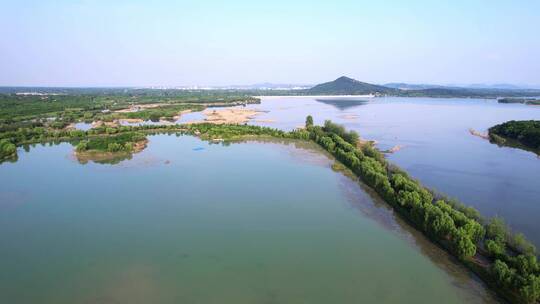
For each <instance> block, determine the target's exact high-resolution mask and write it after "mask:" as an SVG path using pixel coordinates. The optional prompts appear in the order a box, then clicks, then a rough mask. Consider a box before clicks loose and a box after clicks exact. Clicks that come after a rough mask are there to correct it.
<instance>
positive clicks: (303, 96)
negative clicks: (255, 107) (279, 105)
mask: <svg viewBox="0 0 540 304" xmlns="http://www.w3.org/2000/svg"><path fill="white" fill-rule="evenodd" d="M253 97H254V98H266V99H277V98H342V97H346V98H376V97H377V96H375V95H279V96H278V95H266V96H265V95H263V96H253Z"/></svg>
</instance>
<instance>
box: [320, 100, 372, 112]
mask: <svg viewBox="0 0 540 304" xmlns="http://www.w3.org/2000/svg"><path fill="white" fill-rule="evenodd" d="M315 100H316V101H317V102H320V103H324V104H327V105H330V106H333V107H336V108H337V109H339V110H341V111H343V110H347V109H351V108H355V107H359V106H363V105H366V104H367V103H369V101H367V100H360V99H351V98H328V99H327V98H317V99H315Z"/></svg>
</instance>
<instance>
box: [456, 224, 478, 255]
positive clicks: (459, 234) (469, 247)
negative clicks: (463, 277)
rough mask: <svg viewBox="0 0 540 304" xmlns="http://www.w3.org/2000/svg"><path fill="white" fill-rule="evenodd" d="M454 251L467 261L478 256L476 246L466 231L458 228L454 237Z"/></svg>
mask: <svg viewBox="0 0 540 304" xmlns="http://www.w3.org/2000/svg"><path fill="white" fill-rule="evenodd" d="M453 243H454V250H455V252H456V254H457V255H458V257H459V258H460V259H462V260H466V259H468V258H470V257H472V256H474V255H475V254H476V246H475V245H474V243H473V241H472V240H471V238H470V236H469V234H468V233H467V231H465V229H463V228H458V229H456V230H455V231H454V235H453Z"/></svg>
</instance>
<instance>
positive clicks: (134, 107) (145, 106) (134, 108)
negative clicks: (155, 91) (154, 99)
mask: <svg viewBox="0 0 540 304" xmlns="http://www.w3.org/2000/svg"><path fill="white" fill-rule="evenodd" d="M163 105H166V104H164V103H150V104H141V105H132V106H129V107H128V108H126V109H122V110H117V111H114V112H115V113H133V112H138V111H141V110H144V109H152V108H157V107H159V106H163Z"/></svg>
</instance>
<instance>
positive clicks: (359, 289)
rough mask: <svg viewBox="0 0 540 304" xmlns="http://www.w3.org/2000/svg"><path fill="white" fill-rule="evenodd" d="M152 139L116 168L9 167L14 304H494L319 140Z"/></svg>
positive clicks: (6, 278) (5, 172)
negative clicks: (339, 168) (225, 142)
mask: <svg viewBox="0 0 540 304" xmlns="http://www.w3.org/2000/svg"><path fill="white" fill-rule="evenodd" d="M313 114H316V113H313ZM316 116H319V115H316ZM321 116H322V115H321ZM319 119H320V118H319ZM149 139H150V142H149V146H148V148H147V149H145V150H144V151H142V152H141V153H138V154H136V155H134V156H133V158H132V159H130V160H125V161H122V162H120V163H119V164H116V165H106V164H105V165H104V164H95V163H92V162H90V163H87V164H85V165H83V164H80V163H78V162H77V161H76V160H75V159H74V158H73V155H72V152H73V147H72V146H71V145H69V144H67V143H63V144H60V145H45V146H41V145H37V146H35V147H33V148H31V149H30V151H24V150H23V149H19V160H18V161H17V162H15V163H4V164H2V166H1V167H0V185H2V186H1V187H0V202H1V203H0V208H1V209H2V212H0V242H1V244H2V250H1V251H0V269H2V271H1V272H0V302H1V303H10V304H18V303H42V304H48V303H51V304H52V303H54V304H57V303H85V304H86V303H99V304H109V303H111V304H112V303H115V304H116V303H130V304H133V303H205V304H206V303H208V304H211V303H220V304H221V303H235V304H242V303H325V304H326V303H359V302H363V303H434V302H436V303H463V302H467V303H492V302H495V301H496V299H495V298H494V297H493V296H492V294H491V293H490V292H489V291H487V290H486V289H485V288H484V287H483V285H482V284H480V283H478V281H477V280H476V279H475V277H474V276H472V275H471V274H470V273H469V272H467V271H466V270H465V269H464V268H463V267H462V266H460V265H459V264H458V263H456V262H455V261H454V260H453V259H452V258H451V257H449V256H448V255H447V254H446V253H445V252H443V251H442V250H440V249H439V248H437V247H435V246H433V245H432V244H430V243H429V242H428V241H427V240H426V239H425V238H423V237H422V236H421V235H419V234H418V233H416V232H415V231H414V230H411V229H410V228H409V227H408V226H407V225H405V224H404V223H403V222H402V221H400V220H399V219H398V218H396V217H395V216H394V214H393V212H392V211H391V210H390V209H389V208H388V207H387V206H386V204H385V203H383V202H381V201H380V200H378V199H377V198H376V197H375V196H372V195H371V194H370V193H371V192H370V191H369V189H365V188H364V187H362V186H361V185H360V184H359V183H357V182H356V181H353V180H351V179H349V178H347V177H345V176H344V175H343V174H341V173H338V172H334V171H332V170H331V168H330V167H331V164H332V160H330V159H329V158H328V157H327V156H326V155H325V154H324V153H323V152H322V151H321V150H320V149H318V148H317V147H315V146H313V145H311V144H305V143H304V144H299V143H294V142H288V143H276V142H248V143H241V144H232V145H229V146H222V145H216V144H214V145H210V144H208V143H206V142H203V141H201V140H199V139H197V138H194V137H190V136H178V137H177V136H173V135H170V136H167V135H156V136H151V137H149ZM404 151H407V150H404ZM400 152H401V151H400ZM397 155H398V154H396V156H397Z"/></svg>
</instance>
